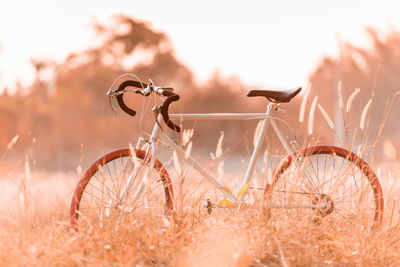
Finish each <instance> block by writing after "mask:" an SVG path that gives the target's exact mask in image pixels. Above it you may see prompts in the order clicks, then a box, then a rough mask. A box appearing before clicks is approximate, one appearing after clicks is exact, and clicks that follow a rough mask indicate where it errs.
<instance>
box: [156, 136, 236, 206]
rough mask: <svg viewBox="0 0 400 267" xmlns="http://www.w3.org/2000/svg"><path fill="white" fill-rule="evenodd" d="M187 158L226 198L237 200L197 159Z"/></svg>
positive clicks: (167, 141)
mask: <svg viewBox="0 0 400 267" xmlns="http://www.w3.org/2000/svg"><path fill="white" fill-rule="evenodd" d="M161 136H162V137H163V139H164V141H166V143H168V145H170V146H172V147H173V148H174V149H175V150H176V151H177V152H179V153H180V154H181V155H185V152H184V151H183V150H182V149H181V148H180V147H179V146H178V145H177V144H176V143H175V142H174V141H172V140H171V139H170V138H169V137H168V136H167V135H166V134H164V133H162V134H161ZM185 159H186V160H187V161H188V162H189V164H190V165H192V166H193V168H194V169H195V170H196V171H198V172H199V173H200V174H201V175H202V176H203V177H204V178H206V179H207V180H208V181H209V182H210V183H212V184H213V185H214V186H215V187H216V188H217V189H218V190H219V191H220V192H221V193H222V194H223V195H224V196H225V197H226V198H228V199H229V200H230V201H232V202H235V201H236V200H235V198H234V196H233V195H232V194H231V193H230V192H229V191H228V189H227V188H226V187H225V186H223V185H222V184H220V183H219V182H218V181H217V180H216V179H215V178H214V177H213V176H212V175H211V174H210V173H208V172H207V170H206V169H204V167H203V166H201V165H200V164H199V163H198V162H197V161H195V160H194V159H193V158H192V157H191V156H187V157H185Z"/></svg>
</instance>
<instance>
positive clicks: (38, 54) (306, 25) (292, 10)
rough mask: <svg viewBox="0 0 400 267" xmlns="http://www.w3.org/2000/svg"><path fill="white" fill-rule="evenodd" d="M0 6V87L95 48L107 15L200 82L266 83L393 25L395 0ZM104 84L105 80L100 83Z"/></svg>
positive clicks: (40, 0) (298, 81) (299, 81)
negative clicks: (130, 23) (146, 35)
mask: <svg viewBox="0 0 400 267" xmlns="http://www.w3.org/2000/svg"><path fill="white" fill-rule="evenodd" d="M3 1H4V2H3V4H2V5H1V8H0V91H1V90H2V88H4V87H5V86H6V87H8V88H10V89H11V90H12V89H13V88H15V83H16V81H20V82H21V83H22V84H23V85H28V84H29V83H30V82H31V81H32V79H33V77H34V71H33V68H32V66H31V65H30V60H31V58H38V59H48V60H56V61H58V62H62V60H63V59H65V57H66V56H67V55H68V54H69V53H71V52H77V51H81V50H83V49H85V48H87V47H90V46H94V45H95V34H94V31H93V28H92V26H91V25H92V23H93V21H95V20H97V21H100V22H103V23H108V22H110V20H111V18H112V16H113V15H114V14H125V15H129V16H132V17H133V18H136V19H139V20H143V21H145V22H148V23H150V25H151V26H152V27H153V28H154V29H155V30H158V31H163V32H165V33H166V34H167V35H168V36H169V38H170V40H171V42H172V44H173V46H174V48H175V51H176V56H177V57H178V58H179V60H180V61H182V62H183V63H184V64H186V65H188V66H189V67H190V68H191V70H192V71H193V72H194V74H195V76H196V77H197V80H198V81H199V82H204V81H206V79H207V77H209V76H210V75H212V74H213V73H214V72H215V71H216V70H218V71H219V72H220V73H221V74H222V75H224V76H226V77H229V76H233V75H235V76H238V77H239V78H240V79H241V80H243V81H244V82H245V83H248V84H252V85H259V86H265V87H268V88H273V87H276V88H288V87H293V86H298V85H302V86H305V85H306V84H307V78H308V76H309V75H310V73H312V71H313V70H314V69H315V67H316V65H317V64H318V62H319V61H320V60H321V59H322V57H323V56H325V55H330V56H335V55H338V53H339V47H340V40H342V42H351V43H353V44H355V45H358V46H361V47H369V46H370V43H369V39H368V35H367V33H366V31H365V27H366V26H369V27H373V28H375V29H377V30H379V31H380V32H381V33H382V34H383V36H384V34H385V33H387V32H390V31H392V30H400V16H398V11H399V10H400V9H399V7H400V2H399V1H388V0H380V1H369V0H364V1H358V0H353V1H349V0H335V1H324V0H303V1H298V0H295V1H289V0H280V1H270V0H264V1H253V0H248V1H234V0H230V1H226V0H219V1H215V0H202V1H178V0H169V1H151V0H147V1H143V0H141V1H136V0H114V1H104V0H98V1H81V0H79V1H78V0H69V1H64V0H60V1H54V0H35V1H28V0H25V1H22V0H13V1H5V0H3ZM107 86H108V85H105V87H107Z"/></svg>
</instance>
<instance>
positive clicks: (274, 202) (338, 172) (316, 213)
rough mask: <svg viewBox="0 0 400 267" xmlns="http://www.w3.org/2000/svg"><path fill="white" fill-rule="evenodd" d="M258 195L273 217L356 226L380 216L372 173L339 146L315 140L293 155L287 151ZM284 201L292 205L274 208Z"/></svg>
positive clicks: (376, 221)
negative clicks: (265, 203)
mask: <svg viewBox="0 0 400 267" xmlns="http://www.w3.org/2000/svg"><path fill="white" fill-rule="evenodd" d="M264 195H265V197H266V198H267V200H268V201H267V203H268V204H267V206H268V207H269V208H270V210H269V212H271V213H273V214H272V215H273V216H272V217H273V218H275V219H273V220H281V219H283V220H289V219H294V220H304V219H305V218H307V219H306V220H310V218H311V220H312V221H314V222H318V223H326V224H330V225H331V226H332V227H335V228H347V229H355V228H359V229H361V230H363V229H375V228H377V227H378V226H379V225H380V224H381V221H382V215H383V196H382V190H381V187H380V184H379V181H378V179H377V177H376V175H375V173H374V172H373V171H372V169H371V168H370V167H369V166H368V165H367V163H366V162H365V161H364V160H362V159H361V158H359V157H358V156H357V155H355V154H354V153H352V152H349V151H347V150H344V149H342V148H337V147H332V146H318V147H312V148H308V149H305V150H303V151H301V152H299V153H298V154H297V158H296V159H295V160H294V159H292V157H290V156H289V157H288V158H286V159H285V160H284V161H282V163H281V164H280V166H279V167H278V168H277V170H276V171H275V173H274V177H273V182H272V183H271V184H268V185H267V186H266V188H265V192H264ZM285 205H286V206H289V205H292V207H290V208H289V209H276V207H279V206H281V207H282V206H285ZM301 205H303V206H305V207H304V208H300V207H298V206H301ZM307 206H308V207H307Z"/></svg>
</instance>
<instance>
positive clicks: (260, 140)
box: [241, 103, 273, 188]
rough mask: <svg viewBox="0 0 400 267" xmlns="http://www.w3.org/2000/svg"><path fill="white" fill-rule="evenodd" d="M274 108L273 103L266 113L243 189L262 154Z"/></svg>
mask: <svg viewBox="0 0 400 267" xmlns="http://www.w3.org/2000/svg"><path fill="white" fill-rule="evenodd" d="M272 106H273V103H270V104H269V105H268V107H267V111H266V115H267V118H265V119H264V120H263V122H262V125H261V130H260V133H259V135H258V137H257V140H256V144H255V147H254V150H253V153H252V155H251V159H250V162H249V166H248V167H247V171H246V175H245V177H244V180H243V183H242V185H241V188H243V187H244V186H245V185H246V184H247V183H248V182H249V181H250V179H251V177H252V175H253V172H254V166H255V164H256V161H257V159H258V156H259V154H260V151H261V147H262V144H263V141H264V137H265V133H266V131H267V126H268V121H269V120H270V118H269V115H270V113H271V109H272Z"/></svg>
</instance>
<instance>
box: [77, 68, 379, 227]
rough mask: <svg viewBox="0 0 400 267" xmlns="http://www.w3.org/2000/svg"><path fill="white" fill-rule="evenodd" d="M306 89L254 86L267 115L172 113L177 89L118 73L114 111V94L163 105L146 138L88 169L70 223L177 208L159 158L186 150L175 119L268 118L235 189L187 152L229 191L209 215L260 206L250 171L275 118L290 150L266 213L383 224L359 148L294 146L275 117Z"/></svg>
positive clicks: (210, 206) (269, 187) (107, 223)
mask: <svg viewBox="0 0 400 267" xmlns="http://www.w3.org/2000/svg"><path fill="white" fill-rule="evenodd" d="M128 87H129V88H128ZM131 88H135V89H131ZM300 91H301V87H299V88H294V89H290V90H286V91H270V90H250V91H249V92H248V94H247V96H248V97H265V98H267V99H268V100H269V101H270V103H269V104H268V105H267V109H266V112H264V113H199V114H169V107H170V105H171V103H173V102H176V101H178V100H179V99H180V97H179V95H177V94H175V93H173V88H172V87H170V86H167V87H166V86H164V87H163V86H155V85H154V83H153V82H152V81H151V80H149V82H148V83H147V84H145V83H142V82H141V81H140V80H139V79H138V78H137V77H136V76H135V75H133V74H125V75H122V76H120V77H119V78H118V79H117V80H116V81H115V82H114V83H113V85H112V86H111V88H110V89H109V90H108V92H107V95H108V97H109V100H110V105H111V107H112V108H113V109H114V107H113V105H112V100H113V99H115V98H116V99H117V102H118V104H119V106H120V108H121V109H122V110H123V111H125V112H126V113H127V114H129V115H131V116H135V115H136V112H135V111H134V110H133V109H131V108H129V107H128V106H127V105H126V103H125V102H124V99H123V96H124V94H125V93H135V94H140V95H142V96H143V97H148V96H154V97H159V98H161V99H162V100H163V101H164V103H163V104H162V105H161V106H158V105H155V106H154V107H153V111H154V114H155V123H154V127H153V130H152V133H151V135H150V137H149V138H148V139H146V138H143V137H140V138H139V140H138V142H137V145H136V148H134V149H133V148H131V149H130V148H123V149H118V150H115V151H112V152H109V153H107V154H105V155H103V156H101V157H100V158H99V159H98V160H96V161H95V162H94V163H93V164H92V165H91V166H90V167H89V168H88V169H87V170H86V171H85V173H84V175H83V176H82V178H81V179H80V181H79V183H78V185H77V187H76V189H75V192H74V195H73V198H72V202H71V208H70V223H71V225H72V228H73V229H75V230H77V231H78V229H79V228H81V227H83V225H86V226H98V227H100V228H105V229H106V227H111V228H110V229H114V227H117V226H118V225H121V224H122V223H129V222H133V221H134V222H139V221H140V220H142V219H144V218H155V217H157V216H154V215H158V216H160V217H162V216H165V215H166V214H170V212H172V211H173V209H174V204H173V203H174V191H173V187H172V182H171V179H170V176H169V174H168V172H167V170H166V168H165V167H164V166H163V164H162V163H161V162H160V161H159V160H158V159H157V157H158V155H159V144H165V145H166V147H167V148H169V149H170V150H174V151H177V153H179V154H181V155H185V151H183V150H182V149H181V147H180V146H179V145H178V144H176V143H175V142H174V141H173V140H172V139H171V138H170V137H169V136H168V135H167V134H166V133H165V130H164V128H163V127H164V126H165V125H166V126H167V127H169V128H170V129H171V130H173V131H175V132H178V133H179V132H180V131H181V128H180V126H178V125H177V124H175V123H174V122H173V121H174V120H181V121H182V120H211V119H219V120H249V119H253V120H262V124H261V129H260V131H259V134H258V137H257V139H256V143H255V146H254V150H253V152H252V154H251V158H250V160H249V164H248V167H247V171H246V173H245V176H244V178H243V181H242V183H241V185H240V186H239V190H238V193H237V194H236V193H235V194H234V193H233V191H232V190H231V189H230V188H229V187H227V186H224V185H222V184H221V183H219V182H218V181H217V179H216V178H215V177H214V176H213V175H212V174H210V173H209V172H208V171H207V170H206V169H205V168H204V167H203V166H202V165H200V164H199V163H198V162H197V161H196V160H195V159H193V158H192V157H191V156H187V155H186V161H187V162H188V163H189V164H190V165H191V166H193V168H194V169H195V170H196V171H197V172H198V173H199V174H200V175H201V176H202V177H204V178H205V179H206V180H208V181H209V182H210V183H211V184H212V185H213V186H214V187H215V188H216V189H217V190H218V191H219V192H220V193H221V194H222V196H223V198H222V199H221V200H220V201H218V202H212V201H211V200H209V199H207V200H206V201H205V204H204V206H205V208H206V209H207V212H208V213H212V212H213V210H214V209H217V208H235V209H239V208H241V207H246V206H250V205H252V204H254V199H253V202H251V201H250V202H249V199H251V195H252V193H250V190H251V189H254V186H252V185H251V181H252V175H253V172H254V167H255V163H256V161H257V158H258V156H259V154H260V150H261V146H262V143H263V140H264V138H265V137H266V129H267V125H268V123H270V125H271V126H272V129H273V130H274V131H275V133H276V134H277V136H278V138H279V140H280V142H281V143H282V145H283V147H284V149H285V150H286V152H287V156H285V157H284V158H283V159H282V160H281V162H280V164H279V165H278V166H277V168H276V169H275V171H274V172H273V175H272V180H271V182H268V183H267V184H266V186H265V188H262V190H263V195H262V199H261V201H262V203H263V205H262V207H263V208H262V209H263V211H264V212H265V213H267V214H268V217H270V216H273V215H271V214H270V213H271V211H274V210H282V209H284V210H287V212H286V213H281V215H278V216H281V219H284V220H285V219H287V218H288V216H289V217H290V216H297V218H300V217H304V216H311V217H312V220H313V221H314V222H317V223H321V221H322V222H327V223H330V224H332V225H333V226H335V227H352V226H354V225H360V226H361V227H362V229H372V230H373V229H376V228H378V227H379V226H380V225H381V223H382V218H383V209H384V200H383V193H382V189H381V186H380V183H379V180H378V178H377V176H376V174H375V173H374V171H373V170H372V169H371V168H370V167H369V166H368V164H367V163H366V162H365V161H364V160H363V159H362V158H360V157H359V156H357V155H356V154H354V153H353V152H351V151H348V150H346V149H344V148H340V147H336V146H329V145H328V146H321V145H319V146H312V147H308V148H305V149H295V148H293V146H292V145H291V144H290V143H289V142H288V141H287V140H286V138H285V136H284V135H283V134H282V132H281V130H280V129H279V127H278V125H277V123H276V118H275V117H273V116H271V113H272V112H279V111H282V108H281V107H280V105H281V104H282V103H288V102H289V101H290V100H291V99H292V98H294V97H295V96H296V95H297V94H298V93H299V92H300ZM114 111H116V110H115V109H114ZM132 154H134V155H133V156H132ZM296 211H297V212H296ZM299 216H300V217H299Z"/></svg>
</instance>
